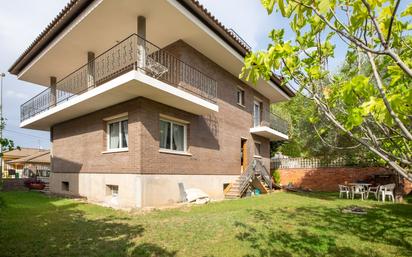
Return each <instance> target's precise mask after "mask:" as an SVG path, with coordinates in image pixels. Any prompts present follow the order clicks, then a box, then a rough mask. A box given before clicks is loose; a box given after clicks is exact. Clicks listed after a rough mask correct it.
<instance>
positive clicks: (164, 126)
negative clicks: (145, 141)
mask: <svg viewBox="0 0 412 257" xmlns="http://www.w3.org/2000/svg"><path fill="white" fill-rule="evenodd" d="M170 136H171V135H170V122H167V121H163V120H161V121H160V148H164V149H170Z"/></svg>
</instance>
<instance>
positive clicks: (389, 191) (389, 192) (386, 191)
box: [379, 183, 395, 202]
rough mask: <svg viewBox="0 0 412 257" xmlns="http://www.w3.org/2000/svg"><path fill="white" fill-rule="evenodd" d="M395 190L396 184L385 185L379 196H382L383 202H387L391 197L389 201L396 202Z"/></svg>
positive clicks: (381, 188)
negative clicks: (387, 198)
mask: <svg viewBox="0 0 412 257" xmlns="http://www.w3.org/2000/svg"><path fill="white" fill-rule="evenodd" d="M394 189H395V183H392V184H387V185H383V186H381V187H380V188H379V194H380V195H382V202H385V199H386V197H387V196H388V197H389V200H392V202H395V196H394V194H393V191H394Z"/></svg>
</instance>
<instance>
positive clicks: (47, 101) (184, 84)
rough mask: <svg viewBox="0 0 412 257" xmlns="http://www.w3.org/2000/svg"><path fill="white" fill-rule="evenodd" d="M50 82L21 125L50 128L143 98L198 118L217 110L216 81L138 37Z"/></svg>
mask: <svg viewBox="0 0 412 257" xmlns="http://www.w3.org/2000/svg"><path fill="white" fill-rule="evenodd" d="M50 84H51V85H50V87H48V88H47V89H46V90H44V91H43V92H41V93H40V94H38V95H36V96H35V97H33V98H32V99H30V100H28V101H27V102H25V103H24V104H23V105H21V107H20V113H21V122H22V123H21V126H22V127H27V128H36V129H44V130H47V129H48V127H49V126H50V125H52V124H53V123H56V122H59V121H62V120H65V119H68V118H74V117H76V116H80V115H82V114H85V113H90V111H93V110H98V109H101V108H104V107H107V106H111V105H114V104H116V103H119V102H123V101H126V100H128V99H132V98H135V97H138V96H143V97H147V98H149V99H152V100H155V101H159V102H162V103H165V104H167V105H170V106H172V107H176V108H179V109H182V110H185V111H188V112H191V113H194V114H199V115H201V114H208V113H210V112H217V111H218V106H217V104H216V98H217V82H216V81H215V80H214V79H212V78H210V77H208V76H207V75H205V74H204V73H202V72H201V71H199V70H198V69H196V68H195V67H193V66H191V65H189V64H187V63H185V62H183V61H181V60H180V59H178V58H177V57H176V56H174V55H173V54H171V53H169V52H167V51H166V50H164V49H161V48H159V47H157V46H156V45H154V44H153V43H151V42H149V41H148V40H146V39H144V38H142V37H140V36H138V35H137V34H132V35H130V36H129V37H127V38H126V39H124V40H122V41H121V42H119V43H117V44H116V45H114V46H113V47H111V48H110V49H108V50H107V51H105V52H103V53H102V54H100V55H99V56H97V57H95V58H92V59H91V61H89V62H88V63H86V64H84V65H83V66H81V67H80V68H78V69H77V70H75V71H74V72H72V73H70V74H69V75H67V76H65V77H64V78H62V79H60V80H58V81H57V80H56V79H55V78H51V83H50ZM114 96H115V97H114Z"/></svg>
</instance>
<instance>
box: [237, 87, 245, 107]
mask: <svg viewBox="0 0 412 257" xmlns="http://www.w3.org/2000/svg"><path fill="white" fill-rule="evenodd" d="M236 94H237V103H238V104H239V105H242V106H245V90H243V89H241V88H238V89H237V91H236Z"/></svg>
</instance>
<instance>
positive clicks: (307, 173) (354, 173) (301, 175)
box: [279, 167, 410, 191]
mask: <svg viewBox="0 0 412 257" xmlns="http://www.w3.org/2000/svg"><path fill="white" fill-rule="evenodd" d="M279 171H280V176H281V184H282V185H287V184H289V183H292V184H293V185H294V186H295V187H301V188H308V189H311V190H314V191H337V190H338V185H339V184H344V183H345V181H346V182H348V183H350V182H356V181H358V180H365V179H367V178H368V177H369V176H373V175H380V174H390V171H388V170H387V169H386V168H382V167H359V168H357V167H355V168H352V167H336V168H335V167H334V168H304V169H302V168H296V169H293V168H292V169H280V170H279ZM409 186H410V185H409Z"/></svg>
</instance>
